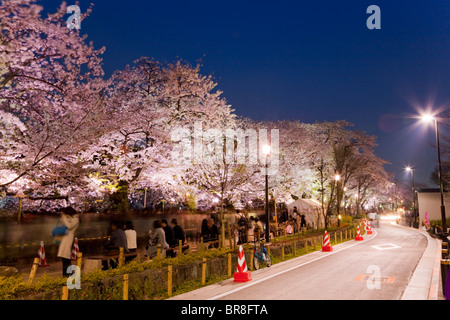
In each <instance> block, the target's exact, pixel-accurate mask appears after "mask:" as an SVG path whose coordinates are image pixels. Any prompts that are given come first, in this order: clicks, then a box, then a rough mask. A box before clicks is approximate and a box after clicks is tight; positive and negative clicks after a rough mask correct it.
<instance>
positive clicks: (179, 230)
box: [170, 218, 186, 245]
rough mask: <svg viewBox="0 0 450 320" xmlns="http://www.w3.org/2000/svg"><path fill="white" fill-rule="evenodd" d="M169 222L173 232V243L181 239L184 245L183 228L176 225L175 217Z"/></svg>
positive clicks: (184, 234)
mask: <svg viewBox="0 0 450 320" xmlns="http://www.w3.org/2000/svg"><path fill="white" fill-rule="evenodd" d="M170 224H171V225H172V229H173V232H174V234H175V243H177V244H178V243H179V241H180V240H181V244H182V245H184V240H185V239H186V233H185V232H184V229H183V228H182V227H181V226H179V225H178V222H177V219H175V218H173V219H172V220H171V221H170Z"/></svg>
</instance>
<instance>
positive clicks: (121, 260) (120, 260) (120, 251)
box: [119, 247, 123, 268]
mask: <svg viewBox="0 0 450 320" xmlns="http://www.w3.org/2000/svg"><path fill="white" fill-rule="evenodd" d="M122 266H123V247H120V248H119V268H120V267H122Z"/></svg>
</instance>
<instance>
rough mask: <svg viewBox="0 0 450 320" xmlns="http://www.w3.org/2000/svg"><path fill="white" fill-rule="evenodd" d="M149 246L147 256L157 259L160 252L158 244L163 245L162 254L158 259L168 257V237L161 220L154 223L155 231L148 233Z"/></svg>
mask: <svg viewBox="0 0 450 320" xmlns="http://www.w3.org/2000/svg"><path fill="white" fill-rule="evenodd" d="M148 236H149V240H148V246H147V248H146V249H147V256H148V257H150V259H151V258H153V257H156V254H157V251H158V244H159V245H161V252H160V254H159V257H158V258H162V257H164V256H165V255H166V249H167V248H168V247H169V246H168V244H167V242H166V235H165V232H164V229H163V228H162V224H161V220H155V221H153V230H149V231H148Z"/></svg>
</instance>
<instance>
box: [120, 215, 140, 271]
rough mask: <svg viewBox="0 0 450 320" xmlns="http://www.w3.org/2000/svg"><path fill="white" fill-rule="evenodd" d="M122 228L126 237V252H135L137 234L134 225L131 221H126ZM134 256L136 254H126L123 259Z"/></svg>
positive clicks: (130, 258) (131, 258)
mask: <svg viewBox="0 0 450 320" xmlns="http://www.w3.org/2000/svg"><path fill="white" fill-rule="evenodd" d="M123 228H124V232H125V236H126V238H127V247H128V252H136V250H137V234H136V230H134V225H133V222H132V221H126V222H125V223H124V225H123ZM134 258H136V256H128V257H125V261H126V262H128V261H131V260H133V259H134Z"/></svg>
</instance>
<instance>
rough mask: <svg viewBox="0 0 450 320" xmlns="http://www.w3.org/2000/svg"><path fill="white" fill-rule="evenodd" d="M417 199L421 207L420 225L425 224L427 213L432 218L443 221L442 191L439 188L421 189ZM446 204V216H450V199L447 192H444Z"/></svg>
mask: <svg viewBox="0 0 450 320" xmlns="http://www.w3.org/2000/svg"><path fill="white" fill-rule="evenodd" d="M417 199H418V200H417V201H418V207H419V227H422V226H423V221H424V220H425V213H426V212H428V217H429V219H430V221H431V220H439V221H441V219H442V217H441V193H440V192H439V189H420V190H419V191H418V192H417ZM444 205H445V208H446V217H450V199H449V196H448V193H447V192H444Z"/></svg>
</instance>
